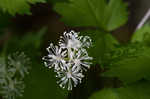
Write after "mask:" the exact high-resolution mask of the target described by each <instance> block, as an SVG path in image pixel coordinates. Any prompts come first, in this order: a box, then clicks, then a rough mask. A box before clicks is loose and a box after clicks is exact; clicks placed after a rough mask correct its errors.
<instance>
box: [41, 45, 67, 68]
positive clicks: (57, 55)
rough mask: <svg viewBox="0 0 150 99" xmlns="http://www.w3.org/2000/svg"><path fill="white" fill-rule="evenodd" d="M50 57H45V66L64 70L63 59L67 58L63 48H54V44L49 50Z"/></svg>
mask: <svg viewBox="0 0 150 99" xmlns="http://www.w3.org/2000/svg"><path fill="white" fill-rule="evenodd" d="M47 51H48V56H44V57H43V60H44V61H45V62H44V64H45V66H47V67H49V68H52V67H54V68H55V69H56V70H59V69H60V68H62V66H63V63H64V62H65V61H64V60H63V58H64V57H65V56H66V51H63V50H62V48H59V47H58V46H54V45H53V44H52V43H51V44H50V46H49V47H48V48H47Z"/></svg>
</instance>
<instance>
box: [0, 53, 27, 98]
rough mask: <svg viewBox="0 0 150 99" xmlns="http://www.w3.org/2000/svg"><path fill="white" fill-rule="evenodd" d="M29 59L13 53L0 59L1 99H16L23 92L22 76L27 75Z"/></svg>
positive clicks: (22, 54)
mask: <svg viewBox="0 0 150 99" xmlns="http://www.w3.org/2000/svg"><path fill="white" fill-rule="evenodd" d="M29 63H30V62H29V58H27V57H26V55H25V54H24V53H18V52H17V53H14V54H12V55H9V56H8V58H7V59H6V60H5V58H3V57H2V58H0V94H1V95H2V97H3V99H16V98H17V97H19V96H22V94H23V92H24V82H23V79H24V76H25V74H28V73H29V69H30V67H29Z"/></svg>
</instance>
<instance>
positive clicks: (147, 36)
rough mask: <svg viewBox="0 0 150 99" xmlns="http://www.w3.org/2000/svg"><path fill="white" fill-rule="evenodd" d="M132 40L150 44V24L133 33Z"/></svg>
mask: <svg viewBox="0 0 150 99" xmlns="http://www.w3.org/2000/svg"><path fill="white" fill-rule="evenodd" d="M131 42H133V43H134V42H143V43H149V44H150V25H149V24H146V25H145V26H143V27H142V28H141V29H139V30H137V31H136V32H135V33H134V34H133V37H132V39H131Z"/></svg>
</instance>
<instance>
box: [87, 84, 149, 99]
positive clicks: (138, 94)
mask: <svg viewBox="0 0 150 99" xmlns="http://www.w3.org/2000/svg"><path fill="white" fill-rule="evenodd" d="M149 86H150V83H149V82H142V83H135V84H132V85H130V86H126V87H122V88H116V89H113V88H109V89H108V88H107V89H103V90H101V91H99V92H96V93H94V94H93V95H92V96H91V97H90V98H89V99H150V87H149Z"/></svg>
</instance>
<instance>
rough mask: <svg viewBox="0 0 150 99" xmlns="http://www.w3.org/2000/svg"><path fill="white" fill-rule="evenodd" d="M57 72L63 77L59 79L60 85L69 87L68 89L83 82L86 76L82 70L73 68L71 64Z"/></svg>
mask: <svg viewBox="0 0 150 99" xmlns="http://www.w3.org/2000/svg"><path fill="white" fill-rule="evenodd" d="M57 74H58V75H57V77H58V78H61V79H60V81H58V83H59V85H60V87H62V88H67V89H68V90H72V88H73V87H76V86H77V85H78V84H79V83H81V80H82V78H83V77H84V75H83V74H82V72H81V71H80V70H79V69H77V68H76V69H75V68H73V66H72V65H71V64H66V66H65V67H64V69H63V70H62V71H60V72H58V73H57Z"/></svg>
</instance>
